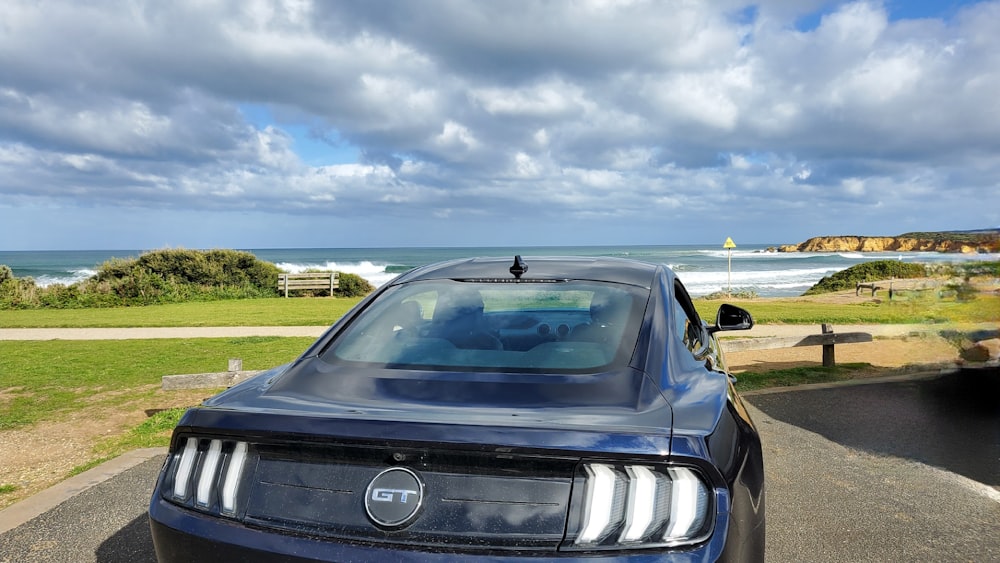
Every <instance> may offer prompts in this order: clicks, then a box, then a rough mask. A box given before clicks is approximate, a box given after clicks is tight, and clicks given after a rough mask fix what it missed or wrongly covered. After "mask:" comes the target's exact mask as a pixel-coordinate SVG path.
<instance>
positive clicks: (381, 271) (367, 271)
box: [275, 260, 399, 287]
mask: <svg viewBox="0 0 1000 563" xmlns="http://www.w3.org/2000/svg"><path fill="white" fill-rule="evenodd" d="M275 266H277V267H278V268H280V269H282V270H284V271H286V272H289V273H292V274H298V273H301V272H306V271H309V270H322V271H333V272H343V273H345V274H354V275H356V276H360V277H362V278H364V279H365V280H367V281H368V283H370V284H372V285H374V286H375V287H380V286H382V285H384V284H386V283H388V282H390V281H392V279H393V278H395V277H396V276H398V275H399V274H397V273H391V272H386V271H385V268H386V265H385V264H376V263H374V262H369V261H367V260H366V261H363V262H357V263H340V262H324V263H321V264H320V263H307V264H293V263H290V262H278V263H277V264H275Z"/></svg>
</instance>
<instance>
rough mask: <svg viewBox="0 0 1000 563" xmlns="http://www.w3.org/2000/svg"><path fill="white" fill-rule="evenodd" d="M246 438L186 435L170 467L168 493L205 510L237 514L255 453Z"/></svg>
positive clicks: (173, 497) (168, 497) (174, 497)
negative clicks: (245, 440)
mask: <svg viewBox="0 0 1000 563" xmlns="http://www.w3.org/2000/svg"><path fill="white" fill-rule="evenodd" d="M251 455H252V454H251V452H250V447H249V445H248V444H247V443H246V442H238V441H234V440H223V439H219V438H214V439H213V438H196V437H188V438H185V440H184V444H183V446H182V447H180V448H178V449H177V450H176V451H174V453H173V454H172V455H171V457H170V460H169V463H168V465H167V468H166V473H165V475H166V480H165V482H164V487H163V494H164V496H165V497H166V498H167V499H168V500H170V501H172V502H175V503H177V504H180V505H183V506H187V507H188V508H192V509H195V510H200V511H202V512H208V513H212V514H222V515H225V516H235V515H236V513H237V511H238V509H239V498H240V491H241V487H240V485H241V483H242V481H243V480H244V477H243V474H244V469H245V468H246V467H247V466H248V463H247V461H248V459H249V458H250V457H251Z"/></svg>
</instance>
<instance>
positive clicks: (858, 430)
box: [746, 368, 1000, 488]
mask: <svg viewBox="0 0 1000 563" xmlns="http://www.w3.org/2000/svg"><path fill="white" fill-rule="evenodd" d="M746 399H747V400H748V401H749V402H750V403H751V404H753V405H754V406H756V407H757V408H759V409H760V410H762V411H764V412H765V413H767V414H768V415H769V416H771V417H773V418H775V419H777V420H781V421H783V422H786V423H788V424H792V425H794V426H798V427H799V428H803V429H805V430H809V431H811V432H815V433H817V434H820V435H822V436H824V437H825V438H827V439H829V440H832V441H834V442H837V443H839V444H841V445H843V446H847V447H851V448H855V449H860V450H864V451H867V452H870V453H873V454H878V455H890V456H895V457H899V458H906V459H911V460H914V461H919V462H921V463H925V464H927V465H933V466H935V467H939V468H942V469H945V470H948V471H951V472H953V473H957V474H959V475H963V476H965V477H968V478H970V479H973V480H975V481H978V482H980V483H984V484H986V485H990V486H993V487H997V488H1000V463H998V462H997V460H998V459H1000V369H998V368H985V369H965V370H961V371H958V372H956V373H951V374H947V375H943V376H941V377H939V378H935V379H931V380H924V381H911V382H899V383H879V384H871V385H856V386H847V387H834V388H827V389H815V390H803V391H790V392H787V393H776V394H770V395H757V396H750V397H747V398H746Z"/></svg>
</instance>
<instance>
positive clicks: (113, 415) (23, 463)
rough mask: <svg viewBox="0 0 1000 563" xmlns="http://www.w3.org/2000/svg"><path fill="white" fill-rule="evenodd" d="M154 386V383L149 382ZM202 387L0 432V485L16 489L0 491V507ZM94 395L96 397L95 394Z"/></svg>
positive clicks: (194, 397)
mask: <svg viewBox="0 0 1000 563" xmlns="http://www.w3.org/2000/svg"><path fill="white" fill-rule="evenodd" d="M153 387H158V386H156V385H153V386H150V388H153ZM208 395H209V393H207V392H206V391H205V390H203V389H195V390H185V391H170V392H164V391H159V390H158V391H156V392H155V394H154V395H153V397H152V399H148V400H144V401H143V402H142V404H139V403H130V404H125V405H119V406H117V407H113V408H112V407H107V406H103V407H91V408H86V409H84V410H81V411H77V412H75V413H72V414H70V415H67V416H66V417H65V418H63V419H60V420H57V421H46V422H40V423H38V424H34V425H32V426H28V427H25V428H19V429H16V430H5V431H2V432H0V460H3V461H2V463H0V486H5V485H6V486H13V487H15V490H13V491H12V492H7V493H4V494H0V508H3V507H5V506H8V505H10V504H13V503H14V502H17V501H18V500H21V499H23V498H27V497H29V496H31V495H33V494H35V493H37V492H39V491H42V490H44V489H46V488H48V487H50V486H52V485H54V484H55V483H58V482H59V481H61V480H63V479H65V478H66V477H67V476H69V473H70V471H72V469H73V468H74V467H77V466H80V465H83V464H85V463H88V462H91V461H93V460H94V459H96V458H97V457H98V456H97V454H95V453H94V446H95V445H97V444H98V443H100V442H101V441H103V440H106V439H108V438H112V437H115V436H119V435H122V434H124V433H126V432H127V431H128V430H129V429H131V428H134V427H135V426H136V425H138V424H139V423H141V422H142V421H143V420H145V419H146V418H147V416H149V415H150V414H153V413H154V412H157V411H159V410H162V409H169V408H175V407H186V406H192V405H196V404H198V403H200V402H201V401H202V400H204V399H205V398H206V397H207V396H208ZM97 398H99V397H95V399H97Z"/></svg>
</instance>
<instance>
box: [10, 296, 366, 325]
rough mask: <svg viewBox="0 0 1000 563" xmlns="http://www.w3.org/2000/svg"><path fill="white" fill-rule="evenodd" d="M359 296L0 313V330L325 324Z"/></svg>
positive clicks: (355, 301) (345, 310)
mask: <svg viewBox="0 0 1000 563" xmlns="http://www.w3.org/2000/svg"><path fill="white" fill-rule="evenodd" d="M360 300H361V299H360V298H356V297H355V298H348V297H317V298H297V299H285V298H273V299H239V300H230V301H207V302H191V303H173V304H169V305H150V306H147V307H118V308H110V309H31V310H2V311H0V328H81V327H97V328H116V327H161V326H162V327H177V326H327V325H331V324H333V322H334V321H336V320H337V319H339V318H340V317H342V316H343V315H344V313H346V312H347V311H348V310H349V309H350V308H351V307H353V306H354V305H356V304H357V303H358V301H360Z"/></svg>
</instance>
